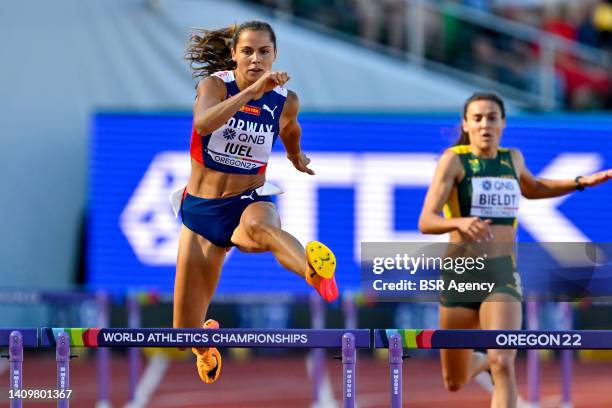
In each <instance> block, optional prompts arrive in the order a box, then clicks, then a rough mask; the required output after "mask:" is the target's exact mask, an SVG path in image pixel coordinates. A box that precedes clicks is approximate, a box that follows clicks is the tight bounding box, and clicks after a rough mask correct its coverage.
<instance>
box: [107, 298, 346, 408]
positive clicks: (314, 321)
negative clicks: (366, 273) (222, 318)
mask: <svg viewBox="0 0 612 408" xmlns="http://www.w3.org/2000/svg"><path fill="white" fill-rule="evenodd" d="M172 302H173V295H172V294H171V293H166V292H155V291H131V292H129V293H128V294H127V296H126V308H127V315H128V327H129V328H134V329H136V328H140V327H141V311H142V306H145V305H154V304H159V303H169V304H172ZM296 302H301V303H304V304H306V303H308V304H309V306H310V317H311V328H313V329H324V328H325V313H326V308H327V306H326V304H325V302H324V301H323V300H322V299H321V297H320V296H319V295H318V294H314V293H312V294H309V295H297V294H294V293H285V292H279V293H269V294H266V295H261V294H259V293H246V294H241V295H231V294H230V295H228V294H220V295H217V296H216V297H215V300H214V303H215V304H217V305H218V304H241V303H247V304H256V305H266V304H279V303H281V304H282V303H285V304H295V303H296ZM341 302H342V311H343V313H344V321H345V325H344V327H345V329H356V328H357V307H356V304H355V294H354V293H352V292H346V291H345V292H344V293H343V294H342V301H341ZM107 326H108V325H103V327H107ZM128 361H129V365H128V373H129V403H128V405H127V407H129V408H137V407H139V406H142V404H143V401H144V402H146V398H147V396H148V393H147V392H146V391H143V392H141V391H142V389H141V388H140V378H141V374H140V371H141V366H142V361H141V357H140V349H139V348H137V347H131V348H130V349H129V351H128ZM307 368H308V373H309V377H310V379H311V382H312V402H313V407H316V406H325V404H326V403H328V400H329V398H332V396H331V389H330V387H329V376H328V373H327V371H326V366H325V353H324V350H322V349H318V348H315V349H313V350H312V352H311V353H310V355H309V356H308V364H307ZM145 371H146V370H145ZM99 375H100V376H105V377H108V376H109V375H110V373H109V372H108V370H99ZM145 375H146V372H145ZM99 381H100V382H102V380H99ZM105 381H106V382H108V380H105ZM147 391H148V390H147ZM97 408H107V407H101V406H97Z"/></svg>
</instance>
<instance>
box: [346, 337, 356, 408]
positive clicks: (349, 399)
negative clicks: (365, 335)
mask: <svg viewBox="0 0 612 408" xmlns="http://www.w3.org/2000/svg"><path fill="white" fill-rule="evenodd" d="M356 360H357V350H356V349H355V336H354V335H353V334H352V333H345V334H344V335H343V336H342V368H343V379H344V381H343V386H342V398H343V400H344V405H343V406H344V408H354V407H355V393H356V391H357V376H356V374H357V373H356V370H355V361H356Z"/></svg>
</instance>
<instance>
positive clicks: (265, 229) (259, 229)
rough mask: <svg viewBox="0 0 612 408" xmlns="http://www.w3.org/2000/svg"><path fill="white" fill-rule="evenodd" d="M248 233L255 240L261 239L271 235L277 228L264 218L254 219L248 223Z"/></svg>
mask: <svg viewBox="0 0 612 408" xmlns="http://www.w3.org/2000/svg"><path fill="white" fill-rule="evenodd" d="M246 227H247V231H249V235H250V236H251V237H253V238H257V237H261V236H262V235H270V234H271V233H272V232H273V231H274V230H275V229H276V227H275V226H274V225H272V224H270V223H269V222H267V221H266V220H264V219H262V218H254V219H251V220H248V221H247V223H246Z"/></svg>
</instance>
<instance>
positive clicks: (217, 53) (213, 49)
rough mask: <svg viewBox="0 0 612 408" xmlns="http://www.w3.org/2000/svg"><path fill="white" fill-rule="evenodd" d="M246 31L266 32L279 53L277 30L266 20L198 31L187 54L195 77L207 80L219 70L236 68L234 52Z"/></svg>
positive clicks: (190, 40)
mask: <svg viewBox="0 0 612 408" xmlns="http://www.w3.org/2000/svg"><path fill="white" fill-rule="evenodd" d="M246 30H251V31H266V32H267V33H268V34H269V35H270V40H271V41H272V43H273V44H274V49H275V50H276V35H275V34H274V30H273V29H272V27H271V26H270V24H268V23H264V22H263V21H247V22H244V23H242V24H240V25H233V26H230V27H226V28H220V29H218V30H205V29H195V30H194V31H193V32H192V33H191V36H190V37H189V41H188V43H187V51H186V52H185V59H186V60H187V61H189V67H190V68H191V72H192V75H193V77H194V78H197V77H206V76H209V75H211V74H213V73H215V72H218V71H229V70H233V69H235V68H236V63H235V62H234V61H233V60H232V49H235V48H236V44H237V43H238V38H240V34H242V32H243V31H246Z"/></svg>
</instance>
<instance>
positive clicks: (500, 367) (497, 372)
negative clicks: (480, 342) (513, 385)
mask: <svg viewBox="0 0 612 408" xmlns="http://www.w3.org/2000/svg"><path fill="white" fill-rule="evenodd" d="M489 367H490V368H491V373H492V374H493V375H494V376H509V375H510V374H512V372H513V370H514V357H513V356H511V355H508V354H497V355H493V356H491V357H489Z"/></svg>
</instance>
